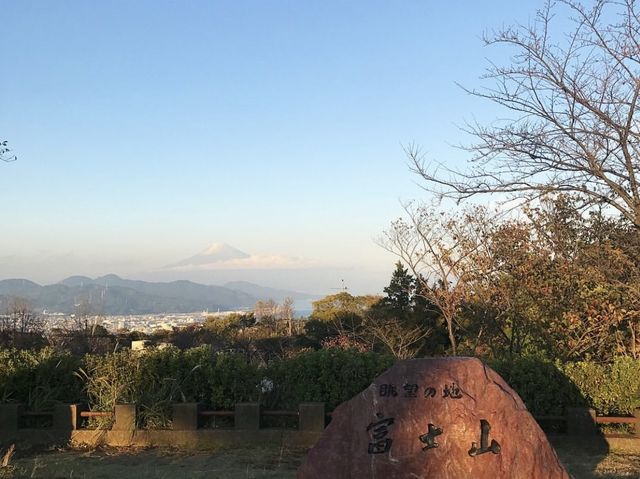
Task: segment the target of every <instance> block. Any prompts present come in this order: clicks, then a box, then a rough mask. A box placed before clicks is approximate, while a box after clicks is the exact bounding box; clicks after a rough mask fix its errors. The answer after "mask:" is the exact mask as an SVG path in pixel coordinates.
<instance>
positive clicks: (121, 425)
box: [111, 404, 136, 431]
mask: <svg viewBox="0 0 640 479" xmlns="http://www.w3.org/2000/svg"><path fill="white" fill-rule="evenodd" d="M135 429H136V405H135V404H116V407H115V411H114V422H113V426H112V427H111V430H112V431H134V430H135Z"/></svg>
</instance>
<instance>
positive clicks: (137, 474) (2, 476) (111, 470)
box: [0, 440, 640, 479]
mask: <svg viewBox="0 0 640 479" xmlns="http://www.w3.org/2000/svg"><path fill="white" fill-rule="evenodd" d="M553 442H554V445H555V447H556V450H557V451H558V454H559V456H560V458H561V459H562V461H563V463H564V464H565V465H566V466H567V468H568V469H569V472H571V473H572V474H573V476H574V477H575V478H576V479H622V478H624V479H629V478H637V479H640V441H634V443H635V442H637V443H639V444H634V445H633V446H632V447H628V445H627V446H624V445H622V446H616V447H614V448H612V450H610V451H606V449H604V450H603V449H602V448H597V447H594V446H590V447H586V446H584V445H582V444H577V443H570V442H567V441H566V440H554V441H553ZM627 443H628V441H627ZM303 458H304V451H302V450H284V449H278V448H261V449H226V450H219V451H213V452H212V451H206V452H192V453H187V452H184V451H174V450H167V449H147V450H137V451H131V450H129V449H127V450H118V449H110V448H109V449H96V450H85V451H82V450H55V451H38V452H36V451H29V452H22V453H21V452H20V451H18V454H17V455H16V457H15V458H14V460H13V461H12V462H11V465H10V467H9V468H5V469H1V468H0V479H20V478H33V479H84V478H87V479H107V478H117V479H125V478H135V479H189V478H194V479H197V478H205V477H206V478H224V479H236V478H237V479H240V478H242V479H253V478H265V479H285V478H286V479H291V478H294V477H295V471H296V469H297V467H298V465H299V464H300V463H301V461H302V459H303Z"/></svg>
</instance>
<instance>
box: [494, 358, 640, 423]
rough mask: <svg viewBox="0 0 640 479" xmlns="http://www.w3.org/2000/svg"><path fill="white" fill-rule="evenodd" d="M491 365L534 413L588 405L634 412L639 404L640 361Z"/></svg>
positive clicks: (561, 411) (608, 411) (534, 360)
mask: <svg viewBox="0 0 640 479" xmlns="http://www.w3.org/2000/svg"><path fill="white" fill-rule="evenodd" d="M489 365H490V366H491V367H492V368H493V369H495V370H496V372H497V373H499V374H500V375H501V376H502V377H503V378H504V380H505V381H507V383H508V384H509V385H510V386H511V387H512V388H513V389H515V390H516V392H517V393H518V394H519V395H520V397H521V398H522V400H523V401H524V402H525V404H526V405H527V408H528V409H529V411H531V413H532V414H534V415H560V414H564V413H565V412H566V408H567V407H573V406H589V407H592V408H593V409H595V410H596V412H597V413H598V414H599V415H602V416H609V415H619V414H623V415H626V414H631V413H632V412H633V410H634V409H635V408H638V407H640V361H639V360H635V359H631V358H617V359H616V360H615V361H614V362H613V363H608V364H599V363H595V362H590V361H584V362H576V363H565V364H560V363H553V362H551V361H548V360H544V359H539V358H532V357H520V358H514V359H512V360H497V361H492V362H490V363H489Z"/></svg>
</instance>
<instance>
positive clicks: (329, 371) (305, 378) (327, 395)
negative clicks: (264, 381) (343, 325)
mask: <svg viewBox="0 0 640 479" xmlns="http://www.w3.org/2000/svg"><path fill="white" fill-rule="evenodd" d="M392 364H393V358H391V357H390V356H386V355H381V354H377V353H360V352H357V351H355V350H344V349H321V350H318V351H309V352H304V353H301V354H299V355H297V356H295V357H293V358H289V359H285V360H282V361H279V362H277V363H274V364H272V365H271V366H270V368H269V369H268V371H266V373H267V376H266V377H267V378H268V379H269V380H271V381H273V383H274V390H273V392H272V394H271V397H270V399H269V401H270V402H271V404H274V405H277V406H278V407H282V408H287V409H289V408H292V409H295V408H297V407H298V404H299V403H301V402H305V401H319V402H324V403H326V405H327V408H328V409H329V410H333V409H334V408H335V407H336V406H338V405H339V404H340V403H341V402H343V401H346V400H348V399H350V398H351V397H352V396H354V395H356V394H358V393H359V392H361V391H362V390H363V389H365V388H366V387H367V386H369V384H371V382H372V381H373V379H374V378H375V377H376V376H378V375H379V374H381V373H382V372H384V371H385V370H386V369H388V368H389V367H390V366H391V365H392Z"/></svg>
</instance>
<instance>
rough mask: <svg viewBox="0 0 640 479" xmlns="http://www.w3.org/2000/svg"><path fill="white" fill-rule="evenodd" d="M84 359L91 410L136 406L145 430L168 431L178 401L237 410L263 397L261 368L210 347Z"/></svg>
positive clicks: (122, 353)
mask: <svg viewBox="0 0 640 479" xmlns="http://www.w3.org/2000/svg"><path fill="white" fill-rule="evenodd" d="M84 361H85V369H83V370H82V373H81V375H82V376H83V378H84V380H85V388H86V392H87V397H88V398H89V405H90V407H91V408H92V409H95V410H106V411H110V410H112V409H113V407H114V405H115V404H118V403H135V404H137V405H138V423H139V425H140V426H141V427H146V428H158V427H168V426H169V424H170V417H171V408H170V405H171V403H173V402H200V403H203V404H204V405H205V406H209V407H214V408H224V409H233V406H234V405H235V403H236V402H243V401H251V400H256V399H257V396H258V388H257V381H258V375H257V368H256V367H254V366H253V365H251V364H249V363H247V362H246V361H245V360H244V359H243V358H241V357H238V356H233V355H229V354H222V353H215V352H214V351H213V350H212V348H211V347H210V346H200V347H197V348H192V349H189V350H186V351H180V350H179V349H177V348H175V347H169V348H164V349H156V350H154V349H152V350H147V351H144V352H136V351H128V350H124V351H120V352H117V353H113V354H107V355H104V356H93V355H88V356H86V357H85V359H84Z"/></svg>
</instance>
